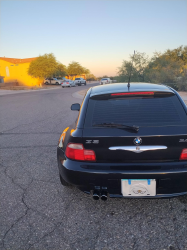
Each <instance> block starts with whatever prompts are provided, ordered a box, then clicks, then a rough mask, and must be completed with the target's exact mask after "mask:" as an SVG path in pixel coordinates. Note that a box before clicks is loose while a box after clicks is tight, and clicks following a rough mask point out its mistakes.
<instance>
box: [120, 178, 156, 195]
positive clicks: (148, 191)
mask: <svg viewBox="0 0 187 250" xmlns="http://www.w3.org/2000/svg"><path fill="white" fill-rule="evenodd" d="M121 192H122V195H123V196H155V195H156V180H155V179H122V180H121Z"/></svg>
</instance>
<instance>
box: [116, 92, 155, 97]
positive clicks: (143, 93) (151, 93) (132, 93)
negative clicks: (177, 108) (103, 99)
mask: <svg viewBox="0 0 187 250" xmlns="http://www.w3.org/2000/svg"><path fill="white" fill-rule="evenodd" d="M114 95H154V92H127V93H114V94H111V96H114Z"/></svg>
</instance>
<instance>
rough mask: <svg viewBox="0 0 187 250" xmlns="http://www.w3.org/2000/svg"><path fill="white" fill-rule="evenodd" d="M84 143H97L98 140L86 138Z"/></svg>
mask: <svg viewBox="0 0 187 250" xmlns="http://www.w3.org/2000/svg"><path fill="white" fill-rule="evenodd" d="M86 143H88V144H90V143H94V144H98V143H99V140H86Z"/></svg>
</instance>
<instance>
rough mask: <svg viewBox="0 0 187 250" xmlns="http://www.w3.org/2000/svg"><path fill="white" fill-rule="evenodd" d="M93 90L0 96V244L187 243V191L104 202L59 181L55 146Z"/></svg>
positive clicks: (20, 249)
mask: <svg viewBox="0 0 187 250" xmlns="http://www.w3.org/2000/svg"><path fill="white" fill-rule="evenodd" d="M90 86H92V85H89V87H90ZM87 88H88V86H81V87H76V88H71V89H69V88H67V89H62V88H61V87H57V88H55V89H53V90H46V91H33V92H28V93H17V94H11V95H4V96H0V169H1V174H0V183H1V186H0V189H1V190H0V249H7V250H9V249H13V250H24V249H32V250H35V249H36V250H45V249H52V250H59V249H62V250H65V249H67V250H74V249H80V250H84V249H85V250H88V249H97V250H108V249H111V250H113V249H125V250H129V249H142V250H145V249H153V250H157V249H158V250H164V249H170V250H174V249H180V250H183V249H187V197H186V196H184V197H180V198H173V199H160V200H155V199H149V200H146V199H145V200H141V199H133V200H131V199H108V200H107V201H106V202H103V201H101V200H99V201H95V200H93V199H92V197H90V196H87V195H86V194H84V193H82V192H81V191H79V190H78V189H76V188H67V187H63V186H62V185H61V184H60V181H59V176H58V169H57V160H56V146H57V143H58V139H59V137H60V134H61V133H62V131H63V129H65V128H66V127H67V126H68V125H69V124H70V123H72V122H74V120H75V118H76V117H77V112H76V111H75V112H74V111H71V110H70V105H71V104H72V103H75V102H79V103H80V102H81V99H80V98H79V99H78V98H76V97H75V95H73V96H72V94H73V93H74V92H76V91H78V90H80V91H82V90H84V89H87Z"/></svg>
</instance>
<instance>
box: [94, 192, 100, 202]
mask: <svg viewBox="0 0 187 250" xmlns="http://www.w3.org/2000/svg"><path fill="white" fill-rule="evenodd" d="M93 199H94V200H96V201H97V200H99V191H97V190H94V192H93Z"/></svg>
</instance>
